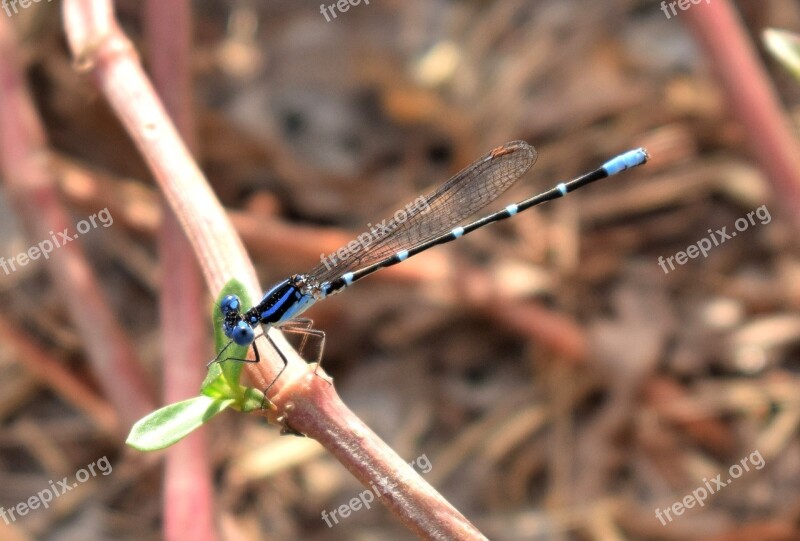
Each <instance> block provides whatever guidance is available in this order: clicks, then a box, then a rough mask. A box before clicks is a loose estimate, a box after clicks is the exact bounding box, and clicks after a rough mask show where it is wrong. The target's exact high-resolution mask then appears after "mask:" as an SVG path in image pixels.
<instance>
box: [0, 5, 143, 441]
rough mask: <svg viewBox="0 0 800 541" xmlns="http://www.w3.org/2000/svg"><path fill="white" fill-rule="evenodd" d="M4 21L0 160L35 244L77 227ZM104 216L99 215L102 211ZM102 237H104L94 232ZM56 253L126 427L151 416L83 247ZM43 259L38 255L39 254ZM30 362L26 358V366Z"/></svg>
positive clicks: (56, 274) (73, 312)
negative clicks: (62, 199)
mask: <svg viewBox="0 0 800 541" xmlns="http://www.w3.org/2000/svg"><path fill="white" fill-rule="evenodd" d="M7 20H8V19H7V18H6V17H0V154H2V170H3V176H4V178H5V180H6V183H7V185H8V188H9V195H10V196H11V197H12V199H13V200H14V201H15V202H16V204H17V207H18V209H19V210H20V215H21V216H23V217H24V218H26V219H27V222H28V225H29V229H30V231H31V238H32V239H38V240H42V241H43V239H50V238H51V236H52V232H53V231H57V232H63V231H67V236H69V237H70V238H71V237H72V235H74V233H75V224H73V223H72V221H71V220H70V219H69V216H68V215H67V212H66V211H65V210H64V209H63V208H62V206H61V203H60V201H59V198H58V189H57V187H56V184H55V181H54V178H53V173H52V168H51V163H50V159H49V154H48V148H47V144H46V141H45V136H44V128H43V127H42V124H41V121H40V120H39V118H38V115H37V113H36V109H35V108H34V106H33V101H32V99H31V97H30V95H29V94H28V90H27V88H26V87H25V82H24V78H23V75H22V71H21V67H20V66H21V62H20V60H19V58H18V53H17V47H16V44H15V43H14V40H13V37H12V32H11V29H10V28H9V23H8V22H7ZM97 210H101V209H97ZM97 234H99V233H97ZM62 242H65V243H64V244H63V245H61V246H60V247H58V248H55V249H53V251H52V252H51V253H50V255H49V258H48V259H47V269H48V271H49V272H50V274H51V276H52V278H53V281H54V283H55V284H56V287H57V288H58V290H59V291H60V293H61V295H62V297H63V298H64V299H65V301H66V305H67V309H68V311H69V315H70V318H71V319H72V321H73V323H74V325H75V327H76V328H77V330H78V333H79V334H80V335H81V337H82V339H83V343H84V344H85V345H86V349H87V355H88V358H89V362H90V363H91V366H92V370H93V371H94V372H95V374H96V375H97V379H98V381H99V384H100V385H101V386H102V388H103V392H104V394H105V395H106V396H107V397H108V399H109V400H110V401H111V403H112V404H114V407H115V409H116V411H117V414H118V415H119V417H120V419H121V420H122V421H123V423H124V425H125V426H130V425H132V424H133V423H134V422H135V421H136V420H137V419H138V418H139V417H141V416H142V415H144V414H146V413H147V412H148V411H150V410H152V409H153V404H154V401H153V400H152V398H151V392H150V385H149V384H148V383H147V378H146V377H145V375H144V373H143V372H142V370H141V368H140V364H139V362H138V359H137V358H136V355H135V352H134V349H133V346H132V344H131V343H130V341H129V340H128V338H127V336H126V335H125V333H124V332H123V330H122V328H121V327H120V326H119V324H118V323H117V320H116V318H115V316H114V313H113V312H112V310H111V309H110V307H109V304H108V301H107V299H106V296H105V295H104V294H103V289H102V287H100V282H99V280H97V277H96V276H95V274H94V272H93V271H92V268H91V266H90V265H89V264H88V262H87V261H86V256H85V254H84V252H83V249H82V247H81V243H80V242H76V241H74V240H73V241H69V242H66V240H62ZM40 255H41V254H40ZM21 360H22V362H25V359H24V358H23V359H21Z"/></svg>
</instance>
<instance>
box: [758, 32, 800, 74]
mask: <svg viewBox="0 0 800 541" xmlns="http://www.w3.org/2000/svg"><path fill="white" fill-rule="evenodd" d="M762 39H763V40H764V45H766V47H767V49H768V50H769V52H770V53H772V56H774V57H775V58H777V59H778V61H779V62H780V63H781V64H783V66H784V67H785V68H786V69H787V70H789V71H790V72H791V73H792V75H794V77H795V79H797V80H798V81H800V36H798V35H797V34H794V33H792V32H787V31H786V30H777V29H775V28H768V29H766V30H764V34H763V37H762Z"/></svg>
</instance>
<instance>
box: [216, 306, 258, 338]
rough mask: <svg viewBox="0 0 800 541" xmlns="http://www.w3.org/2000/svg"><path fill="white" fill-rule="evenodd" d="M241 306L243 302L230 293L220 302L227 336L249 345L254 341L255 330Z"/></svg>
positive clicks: (224, 330) (223, 326) (223, 328)
mask: <svg viewBox="0 0 800 541" xmlns="http://www.w3.org/2000/svg"><path fill="white" fill-rule="evenodd" d="M241 308H242V302H241V301H240V300H239V297H237V296H236V295H228V296H227V297H225V298H224V299H222V300H221V301H220V303H219V311H220V312H222V315H223V316H224V318H225V320H224V321H223V322H222V330H223V332H224V333H225V336H227V337H228V338H230V339H231V340H233V341H234V342H235V343H236V344H238V345H240V346H247V345H250V344H251V343H252V342H253V339H254V337H255V331H253V328H252V327H251V326H250V325H248V324H247V322H245V321H244V319H243V317H242V314H241Z"/></svg>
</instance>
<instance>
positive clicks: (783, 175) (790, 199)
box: [680, 0, 800, 225]
mask: <svg viewBox="0 0 800 541" xmlns="http://www.w3.org/2000/svg"><path fill="white" fill-rule="evenodd" d="M680 16H681V17H685V18H686V22H687V23H688V25H689V28H691V29H692V31H693V32H694V35H695V38H696V39H697V40H698V41H699V42H700V44H701V45H702V46H703V48H704V49H705V50H706V54H707V55H708V58H709V61H710V64H711V65H712V66H714V68H715V69H716V71H717V73H718V75H719V77H720V80H721V82H722V86H723V88H724V89H725V92H726V93H727V95H728V100H729V101H730V105H731V109H732V111H733V114H734V115H735V116H736V117H737V118H738V120H739V122H741V123H742V125H743V126H744V128H745V133H746V136H747V138H748V140H749V142H750V145H751V147H752V148H753V150H754V151H755V154H756V159H758V160H759V161H760V162H761V167H762V168H763V169H764V171H766V172H767V173H768V175H769V177H770V179H771V181H772V183H773V186H774V188H775V191H776V192H777V194H778V199H779V200H780V201H781V203H782V204H783V206H784V209H785V211H786V212H787V213H788V215H789V216H791V217H792V218H793V219H794V220H795V223H796V224H797V225H800V147H798V144H797V141H796V140H795V138H794V137H793V135H792V132H791V129H790V127H789V122H788V119H787V118H786V115H785V114H784V112H783V109H782V107H781V104H780V101H779V100H778V97H777V94H776V92H775V89H774V88H773V87H772V84H771V83H770V80H769V75H768V74H767V72H766V70H765V69H764V66H763V65H762V64H761V62H760V61H759V59H758V55H757V54H756V49H755V47H754V46H753V44H752V43H751V41H750V39H749V38H748V36H747V31H746V30H745V28H744V26H743V25H742V21H741V19H740V18H739V17H738V15H737V13H736V10H735V9H734V7H733V6H732V4H731V2H730V1H729V0H714V2H711V3H702V4H699V5H697V6H692V7H691V8H690V9H688V10H686V11H685V12H681V13H680Z"/></svg>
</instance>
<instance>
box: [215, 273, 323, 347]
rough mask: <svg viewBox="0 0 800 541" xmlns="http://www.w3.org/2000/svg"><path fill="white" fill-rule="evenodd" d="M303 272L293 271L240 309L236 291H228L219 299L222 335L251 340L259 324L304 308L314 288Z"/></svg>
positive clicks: (280, 319) (275, 321)
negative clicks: (255, 301) (254, 302)
mask: <svg viewBox="0 0 800 541" xmlns="http://www.w3.org/2000/svg"><path fill="white" fill-rule="evenodd" d="M316 289H318V288H313V287H312V285H310V284H309V283H308V280H307V278H306V276H305V275H302V274H295V275H294V276H291V277H289V278H287V279H285V280H283V281H282V282H278V283H277V284H275V286H273V287H272V289H270V290H269V291H267V292H266V293H265V294H264V296H263V297H262V298H261V301H260V302H259V303H258V304H257V305H255V306H253V307H252V308H250V309H249V310H247V311H246V312H244V313H242V312H241V307H242V303H241V301H240V300H239V297H237V296H236V295H228V296H227V297H225V298H224V299H222V301H221V302H220V307H219V308H220V311H221V312H222V315H223V316H224V320H223V323H222V327H223V331H224V333H225V336H227V337H228V338H230V339H231V340H233V341H234V342H235V343H236V344H238V345H240V346H246V345H249V344H251V343H252V342H253V340H254V338H255V331H254V330H253V329H254V328H255V327H257V326H258V325H259V324H262V325H275V324H278V323H281V322H284V321H287V320H289V319H292V318H295V317H297V316H298V315H300V314H301V313H303V312H305V311H306V310H307V309H308V308H309V307H310V306H311V305H312V304H314V302H316V298H315V292H316V291H315V290H316Z"/></svg>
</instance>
